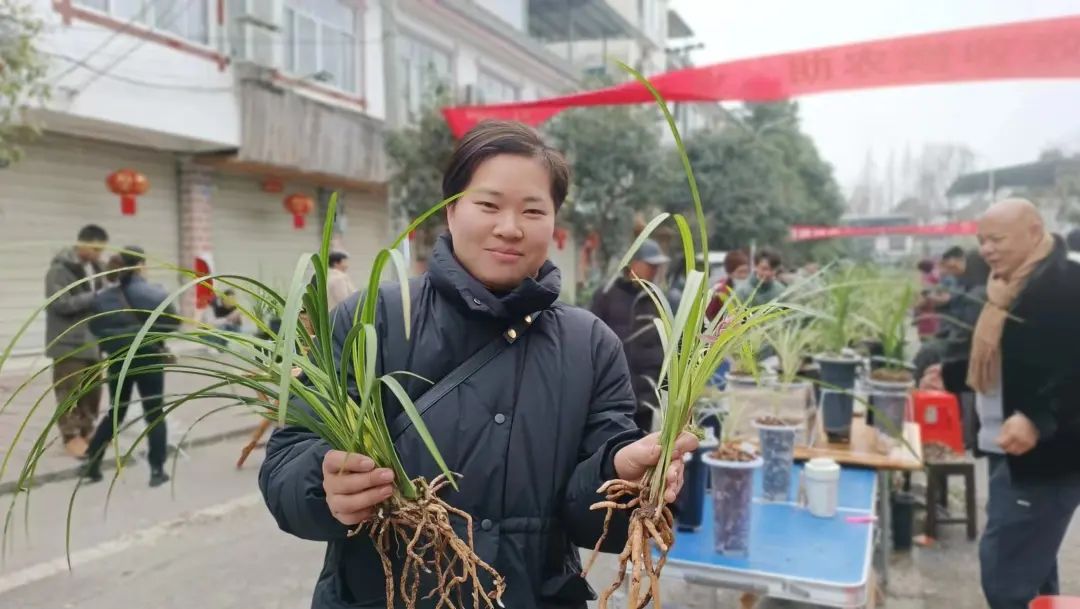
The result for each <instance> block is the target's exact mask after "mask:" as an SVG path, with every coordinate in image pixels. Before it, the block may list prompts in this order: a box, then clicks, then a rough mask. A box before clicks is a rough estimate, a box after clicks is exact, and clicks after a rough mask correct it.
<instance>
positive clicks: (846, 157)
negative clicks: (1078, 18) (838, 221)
mask: <svg viewBox="0 0 1080 609" xmlns="http://www.w3.org/2000/svg"><path fill="white" fill-rule="evenodd" d="M669 7H671V8H674V9H675V10H677V11H678V12H679V14H680V15H682V17H683V19H684V20H685V21H686V22H687V23H688V24H690V27H691V29H693V30H694V33H695V37H696V41H698V42H701V43H704V45H705V47H704V48H703V49H701V50H699V51H695V52H694V54H693V59H694V62H695V63H697V64H699V65H701V64H707V63H714V62H719V61H729V60H733V59H742V58H746V57H755V56H760V55H770V54H773V53H782V52H788V51H798V50H804V49H812V48H817V47H823V46H832V45H837V44H845V43H850V42H860V41H864V40H875V39H880V38H891V37H896V36H904V35H908V34H919V33H927V32H935V31H944V30H951V29H959V28H965V27H976V26H981V25H994V24H1000V23H1007V22H1017V21H1028V20H1034V19H1045V18H1049V17H1058V16H1063V15H1080V0H671V1H669ZM682 42H684V41H672V42H671V43H670V44H671V45H672V46H674V45H678V44H680V43H682ZM686 42H692V41H686ZM799 103H800V107H801V109H802V117H803V129H804V130H805V131H806V132H807V133H809V134H810V135H811V136H812V137H813V138H814V140H815V142H816V143H817V145H818V148H819V150H820V151H821V153H822V155H823V156H824V157H825V159H826V160H828V161H829V162H830V163H832V164H833V166H834V168H835V170H836V177H837V179H838V180H839V182H840V184H841V185H842V186H843V187H844V190H845V192H850V190H851V188H852V186H853V185H854V184H855V182H856V180H857V178H858V176H859V174H860V171H861V169H862V167H863V165H864V163H865V160H866V157H867V151H868V150H872V151H873V152H872V154H873V156H874V160H875V162H876V163H877V165H878V166H879V167H880V166H882V165H883V164H884V163H885V162H886V161H887V158H888V156H889V154H890V151H892V153H893V154H895V156H896V158H897V159H899V158H900V157H901V155H902V154H903V151H904V148H905V147H906V146H910V148H911V150H912V151H913V152H917V151H918V150H920V149H921V148H922V146H923V145H924V144H927V143H962V144H966V145H967V146H969V147H970V148H971V149H972V150H974V151H975V153H976V155H977V156H976V164H977V167H980V168H983V167H992V166H1001V165H1010V164H1016V163H1023V162H1028V161H1032V160H1035V159H1036V158H1037V157H1038V154H1039V152H1041V151H1042V150H1044V149H1046V148H1050V147H1055V146H1056V147H1062V148H1065V149H1067V150H1072V151H1080V80H1075V81H1068V80H1059V81H1052V80H1023V81H1010V82H987V83H971V84H948V85H931V86H918V87H904V88H891V89H878V90H869V91H858V92H841V93H828V94H818V95H813V96H807V97H804V98H801V99H800V100H799Z"/></svg>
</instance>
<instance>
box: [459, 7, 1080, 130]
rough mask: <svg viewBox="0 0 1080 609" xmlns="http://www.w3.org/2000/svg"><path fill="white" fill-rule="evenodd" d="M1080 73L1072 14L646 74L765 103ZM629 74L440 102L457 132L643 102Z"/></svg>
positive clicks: (664, 86) (720, 96)
mask: <svg viewBox="0 0 1080 609" xmlns="http://www.w3.org/2000/svg"><path fill="white" fill-rule="evenodd" d="M1077 77H1080V15H1077V16H1070V17H1062V18H1057V19H1046V20H1040V21H1028V22H1021V23H1010V24H1006V25H997V26H989V27H979V28H970V29H964V30H953V31H948V32H939V33H933V34H921V35H917V36H905V37H902V38H891V39H887V40H879V41H873V42H862V43H856V44H847V45H842V46H834V47H827V48H822V49H816V50H810V51H800V52H796V53H784V54H781V55H771V56H767V57H758V58H754V59H743V60H739V61H731V62H726V63H719V64H714V65H710V66H701V67H695V68H687V69H684V70H678V71H675V72H667V73H664V74H659V75H657V76H653V77H650V81H651V82H652V84H653V86H655V87H656V89H657V90H658V91H659V92H660V93H661V94H662V95H663V96H664V98H665V99H666V100H668V101H677V102H678V101H727V100H731V101H748V102H766V101H777V100H781V99H787V98H791V97H797V96H800V95H808V94H812V93H823V92H827V91H846V90H855V89H872V88H879V87H896V86H905V85H925V84H936V83H947V82H971V81H984V80H1008V79H1021V78H1077ZM651 102H652V96H651V95H650V94H649V91H648V90H647V89H646V88H645V87H644V86H642V85H641V84H639V83H638V82H636V81H633V82H628V83H624V84H621V85H617V86H614V87H608V88H605V89H598V90H595V91H586V92H583V93H575V94H572V95H564V96H561V97H553V98H549V99H542V100H536V101H529V102H518V103H512V104H497V105H490V106H460V107H454V108H444V109H443V111H442V112H443V116H445V117H446V121H447V123H449V125H450V129H451V131H453V133H454V136H455V137H461V136H462V135H464V134H465V132H467V131H468V130H469V129H471V128H472V127H474V126H475V125H476V124H477V123H479V122H480V121H482V120H485V119H509V120H518V121H521V122H524V123H528V124H530V125H538V124H540V123H542V122H544V121H546V120H548V119H549V118H551V117H553V116H555V115H556V114H558V113H559V112H562V111H563V110H566V109H568V108H572V107H578V106H601V105H616V104H639V103H651Z"/></svg>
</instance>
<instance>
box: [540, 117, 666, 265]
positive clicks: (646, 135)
mask: <svg viewBox="0 0 1080 609" xmlns="http://www.w3.org/2000/svg"><path fill="white" fill-rule="evenodd" d="M660 125H661V119H660V116H659V115H658V113H657V112H656V110H655V109H653V108H652V107H651V106H617V107H602V108H585V109H579V110H571V111H569V112H565V113H563V114H562V115H560V116H559V117H558V118H556V119H555V120H554V121H552V123H551V124H550V125H549V126H548V128H547V133H548V135H549V139H550V140H551V144H552V145H553V146H555V147H556V148H558V149H560V150H562V151H563V152H564V153H565V154H566V155H567V159H568V160H569V161H570V164H571V167H572V168H573V184H572V189H571V194H570V200H568V201H567V204H566V205H564V207H563V210H564V211H563V212H560V213H561V214H564V217H565V218H566V220H567V222H568V223H569V224H570V225H571V226H572V227H573V231H574V234H575V237H577V238H578V240H579V242H581V240H582V239H584V238H585V236H587V235H588V234H589V233H590V232H592V231H596V232H597V233H598V234H599V236H600V246H599V251H598V259H597V264H598V270H600V271H601V272H606V271H607V270H608V268H609V266H610V265H611V263H612V262H613V259H616V258H617V257H618V256H620V255H622V253H623V252H624V251H625V249H626V247H627V246H628V245H629V243H630V241H631V239H632V238H633V216H634V212H635V211H637V210H641V209H644V208H645V207H647V206H649V205H650V204H655V203H657V201H658V199H657V197H658V196H659V195H660V194H661V193H662V192H663V188H662V184H663V183H664V182H665V180H664V179H662V177H661V174H662V172H664V171H666V170H667V169H668V166H667V165H666V164H665V163H664V162H663V160H664V159H665V158H667V157H668V156H670V151H668V150H666V149H664V148H662V147H661V145H660Z"/></svg>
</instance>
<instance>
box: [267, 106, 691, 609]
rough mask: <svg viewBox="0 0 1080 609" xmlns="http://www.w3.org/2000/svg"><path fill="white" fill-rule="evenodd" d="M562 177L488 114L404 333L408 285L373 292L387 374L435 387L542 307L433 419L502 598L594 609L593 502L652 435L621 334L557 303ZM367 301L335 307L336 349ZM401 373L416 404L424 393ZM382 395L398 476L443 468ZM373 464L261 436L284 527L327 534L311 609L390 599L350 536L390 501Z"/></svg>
mask: <svg viewBox="0 0 1080 609" xmlns="http://www.w3.org/2000/svg"><path fill="white" fill-rule="evenodd" d="M569 180H570V175H569V168H568V167H567V164H566V162H565V161H564V160H563V157H562V156H561V155H560V154H559V153H558V152H556V151H555V150H553V149H551V148H549V147H547V146H546V145H545V144H544V142H543V141H542V140H541V139H540V138H539V136H538V135H537V134H536V132H535V131H533V130H532V129H530V128H528V127H525V126H524V125H521V124H518V123H511V122H486V123H483V124H481V125H480V126H478V127H476V128H475V129H473V130H472V131H471V132H469V133H468V134H466V136H465V137H464V138H463V139H462V140H461V141H460V142H459V144H458V146H457V148H456V150H455V151H454V153H453V155H452V157H451V160H450V164H449V166H448V168H447V170H446V172H445V174H444V177H443V186H442V188H443V192H444V193H445V194H446V195H447V196H450V195H453V194H457V193H460V192H463V191H465V193H466V194H465V195H464V196H463V197H462V198H461V199H459V200H457V201H456V202H455V203H453V204H452V205H451V206H450V207H448V208H447V211H446V219H447V224H448V226H449V234H447V235H443V236H442V237H440V238H439V240H438V241H437V243H436V245H435V248H434V251H433V252H432V255H431V257H430V259H429V265H428V270H427V271H426V272H425V273H424V274H423V275H422V276H421V277H419V278H417V279H415V280H413V281H412V282H411V283H410V287H411V293H412V334H411V340H409V341H408V342H406V341H405V340H404V333H403V330H402V326H403V323H402V321H401V310H400V309H401V305H400V302H397V303H392V302H390V301H391V298H393V294H394V293H395V292H396V291H397V288H395V287H393V286H391V287H389V288H387V289H384V290H381V291H380V306H379V309H380V310H379V315H378V320H377V325H378V331H379V338H380V340H379V344H380V347H381V354H380V356H381V357H380V360H381V361H380V369H381V370H382V371H384V372H391V371H395V370H408V371H410V372H412V373H414V374H417V375H419V376H421V377H425V378H427V379H431V380H432V381H436V382H437V381H439V380H440V379H443V378H444V377H446V376H447V375H448V374H449V373H450V372H451V371H452V370H454V369H455V368H457V366H458V365H459V364H461V363H462V362H463V361H465V360H466V359H468V358H469V356H470V355H471V354H473V353H474V352H476V351H478V350H480V349H483V348H484V347H485V345H487V344H488V343H490V342H491V341H493V340H503V338H502V336H503V333H504V331H506V330H507V328H508V327H509V326H511V325H512V324H518V325H520V322H522V320H524V318H525V317H526V316H532V317H534V322H533V323H532V324H531V325H529V326H528V327H527V328H526V329H525V330H523V331H522V332H521V334H520V336H518V337H517V338H516V340H513V341H512V342H511V344H509V346H507V347H506V349H505V351H503V354H502V355H501V356H499V357H496V358H493V359H491V360H490V361H488V363H486V364H484V365H483V366H482V367H480V368H479V369H478V370H476V371H475V372H474V373H473V374H472V375H471V376H468V378H467V379H466V380H464V381H463V382H462V383H460V384H459V385H457V386H456V387H455V388H453V389H451V390H450V392H449V393H447V394H446V395H445V396H444V397H442V398H441V399H440V400H438V401H437V402H436V403H435V404H434V405H433V406H432V407H431V408H430V409H428V410H427V411H425V412H424V414H423V418H424V420H425V423H426V425H427V428H428V429H429V430H430V431H431V433H432V435H433V436H434V439H435V442H436V444H437V445H438V447H439V451H440V452H441V454H442V456H443V457H444V458H445V460H446V462H447V464H448V466H449V467H450V469H451V470H452V471H455V472H459V473H460V474H462V476H463V477H462V479H461V481H460V482H459V484H460V491H458V492H456V493H448V494H446V496H445V497H444V498H445V499H446V500H447V501H448V502H449V503H451V504H453V505H454V506H456V507H458V508H460V509H463V510H465V511H467V512H468V513H470V514H471V515H472V518H473V522H474V523H475V525H476V528H475V531H474V533H475V547H476V551H477V554H478V555H479V556H480V558H482V559H483V560H485V561H487V562H488V563H489V564H492V565H493V566H494V567H495V568H496V569H497V570H498V571H499V572H500V574H502V575H503V576H504V577H505V578H506V583H507V588H506V592H505V594H504V596H503V599H502V600H503V603H504V604H505V606H507V607H513V608H514V609H564V608H574V609H584V607H585V606H586V601H588V600H590V599H592V598H594V592H593V591H592V590H591V588H590V587H589V585H588V583H587V582H586V581H585V580H584V579H583V578H582V577H581V575H580V571H581V562H580V558H579V556H578V550H577V547H588V548H591V547H592V546H593V545H594V544H595V543H596V541H597V539H598V538H599V536H600V533H601V531H602V529H603V514H601V513H598V512H593V511H590V510H589V505H591V504H592V503H593V502H595V501H599V500H601V499H602V497H600V496H599V495H597V494H596V489H597V488H598V487H599V486H600V484H602V483H603V482H604V481H605V480H607V479H612V478H623V479H631V480H634V479H639V478H640V477H641V476H642V475H644V473H645V470H646V468H647V467H649V466H651V465H653V464H655V463H656V462H657V460H658V457H659V447H658V444H657V436H656V434H653V435H651V436H647V437H644V438H643V437H642V436H643V432H641V431H639V430H638V428H637V426H636V425H635V424H634V419H633V415H634V408H635V401H634V393H633V391H632V390H631V385H630V374H629V371H628V369H627V364H626V359H625V356H624V355H623V348H622V344H621V343H620V342H619V340H618V338H617V337H616V336H615V334H614V333H613V332H612V331H611V330H610V329H609V328H607V327H606V326H605V325H604V324H603V323H602V322H600V321H599V320H598V319H597V318H596V317H595V316H594V315H592V314H591V313H589V312H587V311H585V310H582V309H578V308H575V307H571V306H568V305H565V304H563V303H559V302H556V298H557V297H558V296H559V291H560V274H559V269H557V268H556V267H555V265H554V264H552V263H551V262H550V261H549V260H548V259H547V258H548V247H549V244H550V243H551V241H552V234H553V232H554V229H555V214H556V212H557V211H558V209H559V207H560V206H561V205H562V203H563V200H564V199H565V198H566V192H567V188H568V185H569ZM358 300H359V295H354V296H352V297H350V298H349V299H348V300H347V301H345V302H344V303H342V305H341V306H339V307H338V308H337V309H336V310H335V321H334V328H335V333H336V335H337V340H339V341H340V340H342V339H343V338H344V336H345V335H346V334H347V333H348V331H349V328H350V326H351V325H352V319H353V312H354V311H355V309H356V307H357V306H358ZM337 347H338V349H339V350H340V343H339V344H338V345H337ZM399 378H400V379H401V380H402V382H403V383H405V388H406V390H407V391H408V393H409V395H410V397H412V398H413V399H414V400H416V399H418V398H419V397H420V396H421V395H422V394H423V393H424V392H425V391H426V390H427V388H428V387H430V384H428V383H425V382H423V381H418V380H414V379H412V378H411V377H405V376H401V377H399ZM384 403H387V420H388V421H390V429H391V430H392V432H393V433H394V436H395V446H396V448H397V451H398V454H399V456H400V457H401V460H402V463H403V465H404V467H405V470H406V471H407V472H408V473H409V474H410V475H412V476H425V477H427V478H429V479H431V478H434V477H435V475H437V473H438V470H437V468H436V466H435V464H434V462H433V461H432V459H431V457H430V456H429V455H428V453H427V449H426V448H425V447H424V443H423V441H422V440H421V438H420V436H419V435H418V434H417V433H416V430H415V428H413V427H412V426H410V425H408V424H407V418H405V417H403V416H402V415H401V410H400V407H399V406H397V403H396V401H394V400H392V399H391V397H390V396H389V394H386V396H385V397H384ZM301 406H302V405H301ZM696 445H697V441H696V440H695V439H694V438H693V437H692V436H690V435H689V434H686V435H684V436H683V437H680V438H679V442H678V445H677V449H676V450H677V452H678V454H679V455H680V456H681V455H682V454H683V453H685V452H687V451H690V450H693V449H694V448H695V447H696ZM673 462H674V463H675V465H673V466H672V467H671V469H670V470H669V471H668V472H667V474H668V478H669V481H670V486H669V488H668V492H667V499H668V501H669V502H670V501H674V499H675V496H676V493H677V492H678V489H679V487H680V485H681V477H682V459H681V458H676V459H674V461H673ZM373 468H374V464H373V463H372V461H371V460H370V459H368V458H367V457H365V456H363V455H355V454H354V455H348V456H346V455H345V454H344V453H342V452H340V451H336V450H330V447H329V446H328V445H327V444H326V443H324V442H322V441H321V440H319V439H318V438H317V437H316V436H315V435H314V434H312V433H310V432H309V431H307V430H306V429H303V428H299V427H286V428H284V429H281V430H278V431H277V432H275V433H274V435H273V436H272V437H271V439H270V442H269V444H268V446H267V454H266V460H265V461H264V463H263V466H262V469H261V471H260V475H259V486H260V488H261V490H262V492H263V495H264V497H265V499H266V503H267V505H268V507H269V508H270V511H271V513H272V514H273V516H274V518H275V519H276V520H277V523H278V525H279V526H280V527H281V528H282V529H283V530H285V531H287V532H289V533H291V534H293V535H296V536H298V537H301V538H304V539H311V540H319V541H326V542H329V548H328V551H327V554H326V559H325V564H324V566H323V569H322V573H321V574H320V577H319V581H318V583H317V584H316V587H315V597H314V600H313V602H312V606H313V607H314V608H316V609H339V608H346V607H349V608H355V607H365V608H368V607H370V608H381V607H385V606H386V601H385V596H384V595H385V592H384V590H385V585H384V581H385V580H384V576H383V568H382V566H381V564H380V561H379V557H378V555H377V553H376V551H375V548H374V546H373V545H372V543H371V541H370V539H369V538H368V536H367V535H360V536H357V537H353V538H351V539H347V538H346V533H347V531H349V530H350V529H351V528H353V527H355V526H356V525H357V524H360V523H364V522H367V521H368V520H370V519H371V518H372V516H373V514H374V513H375V510H376V509H377V506H378V505H379V504H380V503H381V502H382V501H384V500H385V499H386V498H387V497H389V496H390V493H391V485H392V484H393V475H394V474H393V472H392V471H391V470H389V469H373ZM622 516H623V518H624V520H622V521H619V520H617V519H616V520H614V521H613V522H612V524H611V527H610V531H611V535H610V536H609V538H608V540H607V542H606V543H605V545H604V549H605V550H607V551H616V550H619V549H621V548H622V546H623V544H624V543H625V542H626V527H627V521H626V520H625V514H623V515H622ZM459 533H461V531H459ZM399 598H400V597H399ZM429 605H430V606H433V605H434V601H431V602H430V603H427V602H426V601H425V602H424V603H420V606H423V607H428V606H429Z"/></svg>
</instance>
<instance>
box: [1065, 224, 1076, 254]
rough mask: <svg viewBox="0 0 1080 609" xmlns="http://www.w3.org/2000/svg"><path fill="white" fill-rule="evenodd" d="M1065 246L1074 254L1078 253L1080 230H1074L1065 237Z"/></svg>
mask: <svg viewBox="0 0 1080 609" xmlns="http://www.w3.org/2000/svg"><path fill="white" fill-rule="evenodd" d="M1065 244H1066V245H1068V246H1069V249H1070V250H1072V251H1074V252H1080V228H1074V229H1072V230H1071V231H1069V234H1068V235H1066V236H1065Z"/></svg>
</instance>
